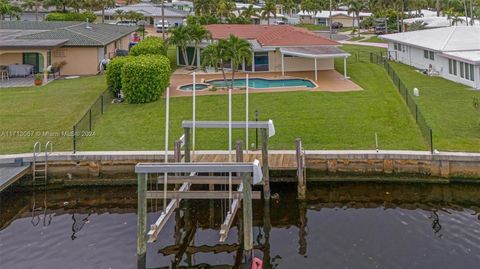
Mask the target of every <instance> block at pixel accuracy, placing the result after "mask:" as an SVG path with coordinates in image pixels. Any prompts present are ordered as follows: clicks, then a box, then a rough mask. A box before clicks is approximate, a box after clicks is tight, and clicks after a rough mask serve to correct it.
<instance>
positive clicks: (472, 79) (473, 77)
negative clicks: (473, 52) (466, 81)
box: [470, 64, 475, 81]
mask: <svg viewBox="0 0 480 269" xmlns="http://www.w3.org/2000/svg"><path fill="white" fill-rule="evenodd" d="M473 70H474V67H473V64H471V65H470V80H471V81H475V76H474V74H475V71H473Z"/></svg>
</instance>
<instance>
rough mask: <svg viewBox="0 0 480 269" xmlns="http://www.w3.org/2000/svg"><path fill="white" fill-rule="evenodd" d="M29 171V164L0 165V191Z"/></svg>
mask: <svg viewBox="0 0 480 269" xmlns="http://www.w3.org/2000/svg"><path fill="white" fill-rule="evenodd" d="M28 172H30V164H22V165H12V166H0V192H1V191H3V190H4V189H6V188H7V187H8V186H10V185H11V184H13V183H14V182H15V181H17V180H18V179H20V178H21V177H23V176H24V175H26V174H27V173H28Z"/></svg>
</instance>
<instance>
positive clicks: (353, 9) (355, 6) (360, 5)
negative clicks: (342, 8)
mask: <svg viewBox="0 0 480 269" xmlns="http://www.w3.org/2000/svg"><path fill="white" fill-rule="evenodd" d="M364 8H365V2H363V1H362V0H351V1H350V2H349V3H348V11H347V12H348V14H353V22H355V18H356V19H357V33H358V36H360V12H361V11H362V10H363V9H364ZM353 25H355V23H353Z"/></svg>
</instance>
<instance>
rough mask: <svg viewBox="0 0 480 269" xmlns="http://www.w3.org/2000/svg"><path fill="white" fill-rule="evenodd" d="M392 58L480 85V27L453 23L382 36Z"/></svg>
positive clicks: (450, 77) (453, 78)
mask: <svg viewBox="0 0 480 269" xmlns="http://www.w3.org/2000/svg"><path fill="white" fill-rule="evenodd" d="M381 38H382V39H384V40H386V41H388V55H389V57H390V59H392V60H395V61H398V62H401V63H404V64H407V65H410V66H413V67H415V68H418V69H421V70H427V71H428V72H429V73H430V74H434V75H439V76H441V77H443V78H446V79H449V80H452V81H455V82H458V83H462V84H464V85H467V86H470V87H473V88H475V89H480V27H476V26H452V27H443V28H436V29H428V30H421V31H413V32H403V33H398V34H390V35H383V36H381Z"/></svg>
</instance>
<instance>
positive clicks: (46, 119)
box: [0, 76, 106, 154]
mask: <svg viewBox="0 0 480 269" xmlns="http://www.w3.org/2000/svg"><path fill="white" fill-rule="evenodd" d="M105 88H106V85H105V78H104V77H103V76H93V77H84V78H79V79H73V80H57V81H54V82H51V83H50V84H48V85H45V86H42V87H28V88H2V89H0V154H6V153H22V152H32V147H33V144H34V142H35V141H37V140H39V141H42V143H45V142H46V141H48V140H50V141H52V142H53V148H54V150H56V151H62V150H71V148H72V145H71V141H72V139H71V137H68V136H65V134H63V135H62V134H61V132H70V131H71V130H72V126H73V124H74V123H75V122H76V121H77V120H78V119H79V118H80V117H81V116H82V115H83V114H84V113H85V111H86V110H87V109H88V107H89V106H90V105H91V104H92V103H93V102H94V101H95V100H96V98H97V97H98V96H99V95H100V93H101V92H102V91H104V90H105Z"/></svg>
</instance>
